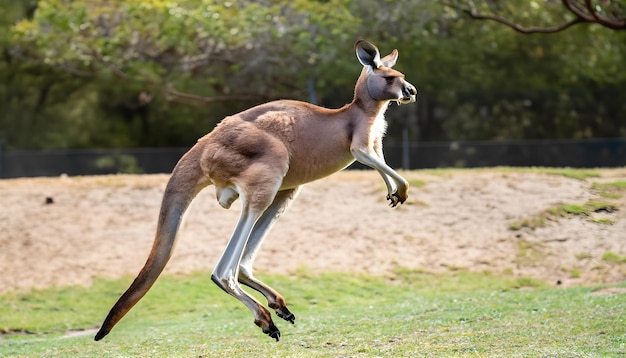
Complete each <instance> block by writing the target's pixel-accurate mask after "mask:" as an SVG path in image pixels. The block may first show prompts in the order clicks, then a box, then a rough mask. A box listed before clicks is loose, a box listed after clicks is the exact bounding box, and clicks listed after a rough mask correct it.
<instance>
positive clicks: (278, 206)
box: [238, 187, 299, 323]
mask: <svg viewBox="0 0 626 358" xmlns="http://www.w3.org/2000/svg"><path fill="white" fill-rule="evenodd" d="M298 192H299V187H297V188H294V189H288V190H283V191H279V192H278V193H277V194H276V197H275V198H274V201H273V202H272V204H271V205H270V206H269V207H268V208H267V210H265V212H264V213H263V215H262V216H261V217H260V218H259V220H257V222H256V224H255V225H254V228H253V229H252V233H251V234H250V237H249V238H248V242H247V244H246V247H245V248H244V252H243V256H242V258H241V262H240V264H239V277H238V279H239V282H241V283H242V284H244V285H246V286H248V287H250V288H252V289H255V290H257V291H259V292H260V293H261V294H263V296H265V298H266V299H267V303H268V306H269V307H270V308H273V309H274V310H275V311H276V314H277V315H278V317H280V318H282V319H284V320H286V321H289V322H291V323H294V320H295V319H296V317H295V316H294V315H293V313H291V312H290V311H289V309H287V305H286V302H285V299H284V298H283V296H282V295H280V294H279V293H278V292H276V290H274V289H273V288H271V287H270V286H268V285H267V284H265V283H263V282H262V281H260V280H259V279H257V278H256V277H254V274H253V269H252V265H253V263H254V258H255V256H256V253H257V252H258V250H259V248H260V247H261V244H262V242H263V239H264V238H265V237H266V236H267V233H268V232H269V229H270V228H271V227H272V225H273V224H274V223H275V222H276V220H277V219H278V218H279V217H280V215H281V214H282V213H283V212H284V211H285V209H286V208H287V206H288V205H289V203H291V202H292V201H293V199H295V197H296V195H297V194H298Z"/></svg>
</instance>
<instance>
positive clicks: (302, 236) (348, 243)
mask: <svg viewBox="0 0 626 358" xmlns="http://www.w3.org/2000/svg"><path fill="white" fill-rule="evenodd" d="M598 172H599V173H601V174H602V176H601V177H600V178H592V179H587V180H586V181H580V180H576V179H570V178H566V177H564V176H560V175H549V174H542V173H539V172H513V171H508V170H502V169H489V170H461V171H443V172H441V173H439V172H427V171H416V172H407V173H404V175H405V176H407V177H408V178H410V179H411V180H415V179H419V180H423V181H424V182H425V185H423V186H421V187H413V188H412V189H411V194H410V199H409V201H408V202H407V203H405V204H404V205H402V206H400V207H397V208H393V209H392V208H389V207H387V204H386V200H385V195H386V192H385V189H384V184H383V183H382V180H381V179H380V178H379V177H378V175H377V174H376V173H375V172H374V171H356V172H341V173H338V174H335V175H333V176H331V177H329V178H326V179H323V180H320V181H318V182H315V183H311V184H309V185H307V186H305V187H304V189H303V191H302V192H301V193H300V195H299V197H298V198H297V200H296V201H295V202H294V204H293V205H292V206H291V207H290V208H289V209H288V210H287V212H286V213H285V214H284V215H283V217H282V218H281V220H279V221H278V223H277V224H276V225H275V226H274V228H273V229H272V231H271V233H270V235H269V237H268V238H267V240H266V241H265V243H264V245H263V248H262V250H261V252H260V253H259V255H258V257H257V260H256V264H255V268H256V269H257V271H258V272H268V273H289V272H293V271H294V270H297V269H299V268H307V269H308V270H311V271H329V270H330V271H343V272H348V273H351V272H352V273H354V272H366V273H371V274H376V275H387V276H393V272H394V270H397V269H398V268H411V269H419V270H426V271H433V272H441V271H448V270H458V269H467V270H473V271H486V270H488V271H491V272H494V273H499V274H505V275H510V276H512V277H534V278H539V279H543V280H545V281H547V282H548V283H550V284H554V285H556V284H557V282H560V284H562V285H564V286H570V285H579V284H597V283H615V282H619V281H623V280H624V279H625V278H626V264H615V263H608V262H605V261H603V260H602V256H603V255H604V254H606V253H607V252H613V253H616V254H618V255H621V256H622V257H624V256H626V199H624V198H621V199H614V200H613V201H615V202H616V203H618V204H619V205H620V208H621V210H619V211H616V212H612V213H597V214H594V215H593V217H594V218H599V217H606V218H609V219H611V220H612V221H614V224H612V225H610V224H599V223H596V222H593V221H592V220H590V218H587V217H571V218H561V219H559V220H558V221H549V222H548V225H547V226H546V227H543V228H537V229H534V230H533V229H527V228H525V229H522V230H518V231H513V230H511V229H510V228H509V225H510V224H511V223H512V222H514V221H516V220H520V219H523V218H527V217H530V216H533V215H536V214H538V213H541V212H543V211H544V210H546V209H549V208H551V207H554V206H556V205H559V204H565V203H579V204H580V203H585V202H587V201H588V200H590V199H594V198H595V199H598V198H600V197H599V196H598V193H597V192H595V191H594V190H593V189H592V188H591V185H592V183H593V182H594V181H605V182H607V181H609V182H610V181H617V180H622V181H623V180H626V168H622V169H612V170H600V171H598ZM167 179H168V176H167V175H142V176H131V175H116V176H92V177H58V178H31V179H15V180H13V179H12V180H0V292H7V291H19V290H26V289H30V288H32V287H37V288H41V287H49V286H54V285H68V284H80V285H89V284H90V283H91V282H92V280H93V279H94V278H96V277H105V278H117V277H120V276H124V275H127V276H134V275H135V274H136V273H137V272H138V271H139V269H140V268H141V266H142V265H143V263H144V262H145V259H146V258H147V255H148V252H149V249H150V247H151V245H152V240H153V235H154V231H155V228H156V219H157V214H158V210H159V206H160V202H161V197H162V194H163V190H164V187H165V184H166V182H167ZM623 194H626V193H623ZM625 196H626V195H625ZM47 197H49V198H52V199H53V201H54V202H53V203H52V204H46V203H45V201H46V198H47ZM238 203H239V201H238V202H237V203H235V204H234V205H233V207H232V208H231V209H230V210H225V209H222V208H221V207H220V206H219V205H218V204H217V202H216V200H215V197H214V190H213V188H211V187H209V188H207V189H205V190H204V191H203V192H202V193H200V195H199V196H198V197H197V198H196V200H195V201H194V203H193V204H192V206H191V208H190V209H189V211H188V213H187V215H186V219H185V222H184V223H183V225H182V228H181V231H180V234H179V240H178V244H177V247H176V250H175V253H174V256H173V257H172V259H171V261H170V263H169V265H168V267H167V269H166V272H169V273H170V274H172V273H185V272H190V271H197V270H201V271H210V270H212V268H213V266H214V265H215V264H216V262H217V260H218V258H219V256H220V254H221V253H222V250H223V248H224V246H225V244H226V242H227V240H228V238H229V235H230V234H231V232H232V230H233V227H234V225H235V223H236V222H237V219H238V216H239V209H240V204H238Z"/></svg>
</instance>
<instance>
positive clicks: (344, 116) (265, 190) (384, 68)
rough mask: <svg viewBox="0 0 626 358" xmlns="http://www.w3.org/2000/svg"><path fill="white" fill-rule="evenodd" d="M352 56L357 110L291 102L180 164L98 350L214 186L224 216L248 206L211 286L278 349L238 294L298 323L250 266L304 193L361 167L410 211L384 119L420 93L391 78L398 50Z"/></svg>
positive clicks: (364, 45) (248, 116) (262, 317)
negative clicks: (242, 309) (191, 210)
mask: <svg viewBox="0 0 626 358" xmlns="http://www.w3.org/2000/svg"><path fill="white" fill-rule="evenodd" d="M355 49H356V57H357V58H358V60H359V62H360V63H361V64H362V65H363V69H362V71H361V74H360V76H359V78H358V80H357V82H356V86H355V89H354V99H353V100H352V102H351V103H349V104H347V105H345V106H343V107H341V108H339V109H327V108H323V107H318V106H315V105H312V104H309V103H305V102H299V101H293V100H278V101H273V102H268V103H265V104H261V105H258V106H256V107H253V108H250V109H248V110H245V111H243V112H240V113H238V114H235V115H233V116H229V117H226V118H224V119H223V120H222V121H221V122H220V123H219V124H218V125H217V126H216V127H215V128H214V129H213V130H212V131H211V132H210V133H209V134H207V135H205V136H204V137H202V138H200V139H199V140H198V142H197V143H196V145H195V146H193V147H192V148H191V149H190V150H189V151H188V152H187V153H185V154H184V155H183V156H182V158H181V159H180V161H179V162H178V164H176V166H175V167H174V170H173V172H172V174H171V177H170V179H169V181H168V183H167V186H166V188H165V193H164V195H163V201H162V204H161V209H160V213H159V218H158V224H157V230H156V236H155V239H154V243H153V246H152V250H151V252H150V255H149V256H148V259H147V261H146V263H145V265H144V267H143V268H142V269H141V271H140V272H139V274H138V276H137V278H135V280H134V281H133V283H132V284H131V285H130V287H129V288H128V289H127V290H126V292H124V294H123V295H122V296H121V297H120V298H119V300H118V301H117V303H115V305H114V306H113V308H111V311H110V312H109V314H108V316H107V317H106V319H105V320H104V322H103V324H102V327H101V328H100V330H99V331H98V333H97V334H96V336H95V340H96V341H98V340H100V339H102V338H103V337H104V336H106V335H107V334H108V333H109V332H110V331H111V329H112V328H113V327H114V326H115V325H116V324H117V322H119V320H120V319H122V317H124V315H125V314H126V313H128V311H129V310H130V309H131V308H132V307H133V306H134V305H135V304H136V303H137V302H138V301H139V300H140V299H141V298H142V297H143V296H144V295H145V294H146V293H147V292H148V290H149V289H150V288H151V287H152V285H153V284H154V282H155V281H156V280H157V278H158V277H159V275H160V274H161V272H162V271H163V269H164V268H165V265H166V264H167V262H168V260H169V258H170V257H171V254H172V249H173V247H174V242H175V240H176V233H177V231H178V228H179V226H180V223H181V219H182V216H183V214H184V212H185V211H186V210H187V208H188V206H189V204H190V203H191V201H192V200H193V198H194V197H195V196H196V195H197V194H198V193H199V192H200V191H201V190H202V189H203V188H205V187H206V186H208V185H214V186H215V193H216V197H217V201H218V202H219V204H220V205H221V206H222V207H224V208H226V209H228V208H230V206H231V204H232V203H233V202H234V201H235V200H237V199H238V198H241V200H242V211H241V216H240V218H239V221H238V222H237V225H236V226H235V229H234V232H233V234H232V236H231V238H230V240H229V242H228V244H227V246H226V248H225V250H224V252H223V254H222V256H221V258H220V260H219V262H218V263H217V266H216V267H215V269H214V271H213V273H212V276H211V278H212V280H213V282H215V284H217V285H218V286H219V287H220V288H222V289H223V290H224V291H226V293H228V294H230V295H231V296H233V297H235V298H236V299H238V300H239V301H241V302H242V303H243V304H244V305H245V306H246V307H248V309H250V311H252V313H253V314H254V323H255V324H256V325H257V326H259V327H260V328H261V329H262V330H263V333H265V334H267V335H269V336H270V337H271V338H274V339H276V341H278V340H279V339H280V331H279V330H278V328H276V326H275V325H274V322H273V321H272V315H271V313H270V311H269V310H268V309H267V308H265V307H264V306H263V305H262V304H261V303H260V302H258V301H257V300H256V299H254V298H253V297H252V296H250V295H249V294H248V293H246V292H245V291H244V290H243V289H242V287H241V285H240V284H243V285H245V286H248V287H250V288H252V289H254V290H256V291H258V292H260V293H261V294H262V295H263V296H265V298H266V299H267V303H268V306H269V307H270V308H272V309H274V311H275V312H276V315H277V316H278V317H280V318H282V319H284V320H286V321H289V322H291V323H292V324H293V323H294V321H295V316H294V314H293V313H291V311H289V309H288V308H287V306H286V303H285V299H284V298H283V296H281V295H280V294H279V293H278V292H276V291H275V290H274V289H272V288H271V287H269V286H268V285H266V284H265V283H263V282H261V281H260V280H258V279H257V278H255V276H254V275H253V273H252V264H253V262H254V257H255V254H256V252H257V251H258V250H259V247H260V246H261V243H262V242H263V239H264V238H265V236H266V234H267V232H268V230H269V229H270V227H271V226H272V224H273V223H274V222H275V221H276V220H277V219H278V217H279V216H280V215H281V214H282V213H283V212H284V210H285V209H286V208H287V206H288V205H289V203H290V202H292V201H293V200H294V198H295V197H296V194H297V193H298V191H299V189H300V187H301V186H302V185H303V184H305V183H308V182H311V181H313V180H317V179H320V178H323V177H326V176H328V175H330V174H332V173H335V172H337V171H339V170H341V169H343V168H345V167H347V166H348V165H350V164H351V163H353V162H354V161H355V160H357V161H359V162H360V163H363V164H365V165H367V166H369V167H372V168H374V169H376V170H377V171H378V172H379V173H380V175H381V176H382V179H383V180H384V182H385V184H386V186H387V200H389V203H390V206H392V207H395V206H396V205H398V204H401V203H404V202H405V201H406V199H407V197H408V191H409V184H408V182H407V181H406V180H405V179H404V178H403V177H402V176H400V175H399V174H398V173H396V172H395V171H394V170H393V169H392V168H390V167H389V166H388V165H387V164H386V163H385V159H384V157H383V144H382V140H383V136H384V134H385V130H386V126H387V123H386V122H385V119H384V113H385V111H386V109H387V106H388V105H389V103H390V102H397V103H399V104H400V103H401V104H406V103H411V102H415V100H416V95H417V90H416V89H415V87H414V86H413V85H411V84H410V83H409V82H407V81H406V80H405V79H404V75H403V74H402V73H400V72H398V71H396V70H394V69H392V67H393V66H394V65H395V63H396V61H397V60H398V51H397V50H393V51H392V52H391V53H390V54H389V55H387V56H385V57H383V58H382V59H381V56H380V53H379V51H378V48H377V47H376V46H375V45H373V44H372V43H370V42H367V41H365V40H359V41H357V42H356V44H355Z"/></svg>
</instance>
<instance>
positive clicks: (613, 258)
mask: <svg viewBox="0 0 626 358" xmlns="http://www.w3.org/2000/svg"><path fill="white" fill-rule="evenodd" d="M602 261H604V262H608V263H612V264H624V263H626V256H620V255H618V254H616V253H614V252H610V251H609V252H607V253H605V254H604V255H602Z"/></svg>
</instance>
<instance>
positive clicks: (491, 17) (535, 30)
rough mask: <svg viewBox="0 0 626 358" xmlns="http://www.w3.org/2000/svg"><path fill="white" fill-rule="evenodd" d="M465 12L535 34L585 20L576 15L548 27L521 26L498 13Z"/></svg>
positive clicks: (472, 10)
mask: <svg viewBox="0 0 626 358" xmlns="http://www.w3.org/2000/svg"><path fill="white" fill-rule="evenodd" d="M464 12H465V13H467V14H468V15H469V16H470V17H471V18H472V19H476V20H492V21H495V22H499V23H501V24H504V25H506V26H508V27H510V28H512V29H513V30H515V31H517V32H521V33H523V34H536V33H554V32H559V31H563V30H565V29H567V28H569V27H571V26H574V25H576V24H578V23H581V22H585V20H584V19H582V18H580V17H577V18H575V19H573V20H571V21H568V22H566V23H564V24H561V25H556V26H550V27H524V26H521V25H519V24H516V23H514V22H512V21H510V20H507V19H506V18H504V17H502V16H498V15H486V14H479V13H478V12H477V11H476V9H471V10H467V9H466V10H464Z"/></svg>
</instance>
